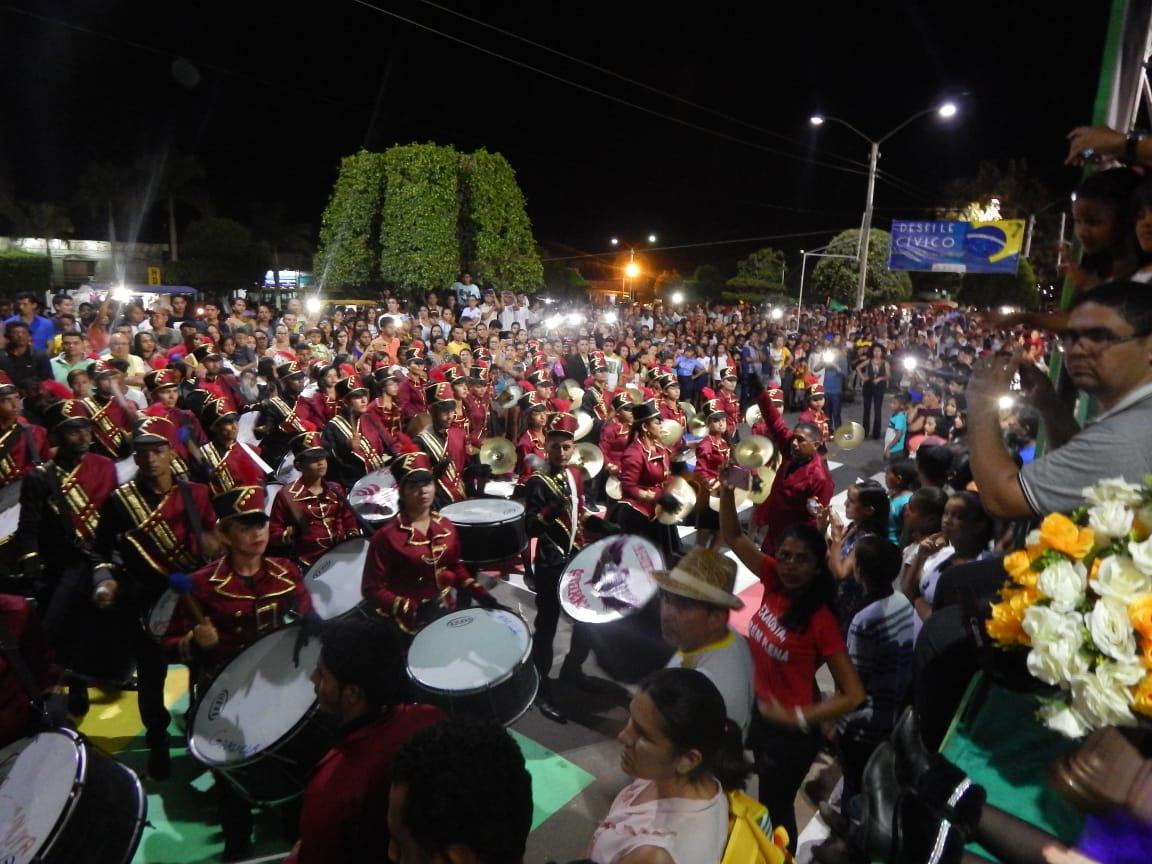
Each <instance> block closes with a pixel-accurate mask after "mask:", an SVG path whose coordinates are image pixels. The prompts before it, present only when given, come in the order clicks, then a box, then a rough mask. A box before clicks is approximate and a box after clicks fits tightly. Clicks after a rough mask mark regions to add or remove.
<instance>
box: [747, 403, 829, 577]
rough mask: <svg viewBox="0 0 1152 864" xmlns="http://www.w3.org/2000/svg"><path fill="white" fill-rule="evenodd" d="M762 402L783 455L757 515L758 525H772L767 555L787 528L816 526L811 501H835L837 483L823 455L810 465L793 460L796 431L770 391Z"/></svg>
mask: <svg viewBox="0 0 1152 864" xmlns="http://www.w3.org/2000/svg"><path fill="white" fill-rule="evenodd" d="M758 402H759V405H760V411H761V412H762V415H763V419H764V424H765V426H766V431H767V432H768V437H770V438H771V439H772V442H773V443H774V444H775V445H776V449H777V450H778V451H779V452H780V453H781V454H782V459H781V462H780V468H779V469H778V470H777V472H776V480H775V481H774V482H773V483H772V491H771V492H770V493H769V494H768V498H767V500H765V502H764V503H763V504H761V505H760V506H758V507H757V508H756V511H755V514H754V517H755V518H754V521H755V524H757V525H767V526H768V533H767V534H766V535H765V537H764V543H763V544H762V546H761V549H762V550H763V552H764V554H765V555H774V554H775V552H776V541H777V538H778V537H779V536H780V535H781V534H783V533H784V531H785V529H787V528H789V527H791V526H792V525H795V524H797V523H804V524H806V525H811V526H812V527H816V515H815V514H814V513H810V512H808V499H809V498H815V499H817V500H818V501H819V502H820V503H821V504H822V505H823V506H827V505H828V502H829V501H830V500H832V492H833V489H834V484H833V482H832V475H830V474H829V473H828V465H827V463H826V462H825V461H824V457H823V456H821V455H820V454H819V453H817V454H815V455H814V456H813V457H812V458H811V459H809V460H808V461H806V462H801V463H797V462H795V461H793V459H792V456H791V451H792V432H791V431H790V430H789V429H788V424H786V423H785V422H784V420H783V418H782V417H781V416H780V411H779V409H778V408H777V407H776V404H775V403H774V402H773V401H772V400H771V399H770V398H769V396H768V392H767V391H764V392H763V393H761V394H760V398H759V400H758Z"/></svg>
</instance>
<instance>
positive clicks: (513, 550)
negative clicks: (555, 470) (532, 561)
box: [440, 498, 528, 565]
mask: <svg viewBox="0 0 1152 864" xmlns="http://www.w3.org/2000/svg"><path fill="white" fill-rule="evenodd" d="M440 515H441V516H443V517H444V518H445V519H447V520H448V521H449V522H451V523H452V524H453V525H454V526H455V527H456V534H457V535H458V536H459V537H460V560H461V561H463V562H464V563H465V564H472V565H483V564H496V563H498V562H500V561H507V560H508V559H509V558H515V557H516V556H518V555H519V554H520V553H521V552H523V551H524V547H525V546H527V545H528V533H527V529H526V528H525V527H524V505H523V504H521V503H520V502H519V501H502V500H500V499H498V498H474V499H472V500H470V501H457V502H455V503H454V504H449V505H448V506H447V507H444V508H442V509H441V510H440Z"/></svg>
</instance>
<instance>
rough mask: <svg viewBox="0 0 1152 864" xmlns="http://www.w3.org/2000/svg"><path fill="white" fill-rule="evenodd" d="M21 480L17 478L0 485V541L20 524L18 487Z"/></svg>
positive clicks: (21, 482) (12, 532)
mask: <svg viewBox="0 0 1152 864" xmlns="http://www.w3.org/2000/svg"><path fill="white" fill-rule="evenodd" d="M22 485H23V481H21V480H17V481H15V482H14V483H9V484H8V485H7V486H3V487H0V541H4V540H7V539H8V538H9V537H11V536H12V535H13V534H15V533H16V528H17V526H18V525H19V524H20V487H21V486H22Z"/></svg>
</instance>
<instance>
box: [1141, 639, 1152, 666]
mask: <svg viewBox="0 0 1152 864" xmlns="http://www.w3.org/2000/svg"><path fill="white" fill-rule="evenodd" d="M1140 663H1141V664H1142V665H1143V666H1144V668H1145V669H1152V639H1142V640H1140Z"/></svg>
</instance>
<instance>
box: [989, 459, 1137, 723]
mask: <svg viewBox="0 0 1152 864" xmlns="http://www.w3.org/2000/svg"><path fill="white" fill-rule="evenodd" d="M1084 497H1085V499H1086V503H1085V505H1084V506H1083V507H1080V508H1079V509H1077V510H1076V511H1075V512H1073V513H1072V514H1071V516H1065V515H1063V514H1060V513H1053V514H1051V515H1049V516H1047V517H1046V518H1045V519H1044V521H1043V522H1042V523H1041V525H1040V529H1039V530H1038V531H1033V532H1032V533H1031V534H1029V536H1028V540H1027V543H1026V545H1025V548H1024V549H1022V550H1020V551H1017V552H1013V553H1011V554H1010V555H1008V556H1006V557H1005V559H1004V570H1005V571H1006V572H1007V574H1008V580H1007V581H1006V582H1005V584H1004V587H1003V588H1002V589H1001V591H1000V598H1001V600H1000V602H999V603H995V604H993V606H992V615H991V618H989V620H988V621H987V623H986V624H985V628H986V629H987V632H988V635H989V636H991V637H992V639H993V640H994V641H995V642H996V643H997V644H998V645H999V646H1001V647H1003V648H1016V649H1018V650H1027V652H1028V653H1027V658H1026V659H1027V666H1028V672H1029V673H1030V674H1031V675H1032V676H1033V677H1034V678H1037V679H1039V680H1040V681H1043V682H1044V683H1045V684H1048V685H1050V686H1052V687H1057V688H1059V693H1058V695H1057V696H1056V697H1055V698H1053V699H1051V700H1047V701H1046V702H1045V704H1044V706H1043V707H1042V708H1041V710H1040V719H1041V720H1042V721H1043V722H1044V724H1045V725H1046V726H1048V727H1049V728H1050V729H1054V730H1055V731H1057V732H1060V733H1061V734H1063V735H1067V736H1068V737H1070V738H1079V737H1082V736H1083V735H1086V734H1087V733H1088V732H1090V731H1091V730H1093V729H1097V728H1099V727H1102V726H1112V725H1115V726H1134V725H1136V724H1137V722H1138V719H1139V716H1141V715H1142V716H1144V717H1149V718H1152V476H1149V477H1147V478H1145V485H1144V486H1137V485H1134V484H1131V483H1127V482H1125V481H1124V480H1123V479H1120V478H1114V479H1110V480H1102V481H1101V482H1100V483H1097V484H1096V485H1095V486H1092V487H1089V488H1087V489H1085V490H1084Z"/></svg>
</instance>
